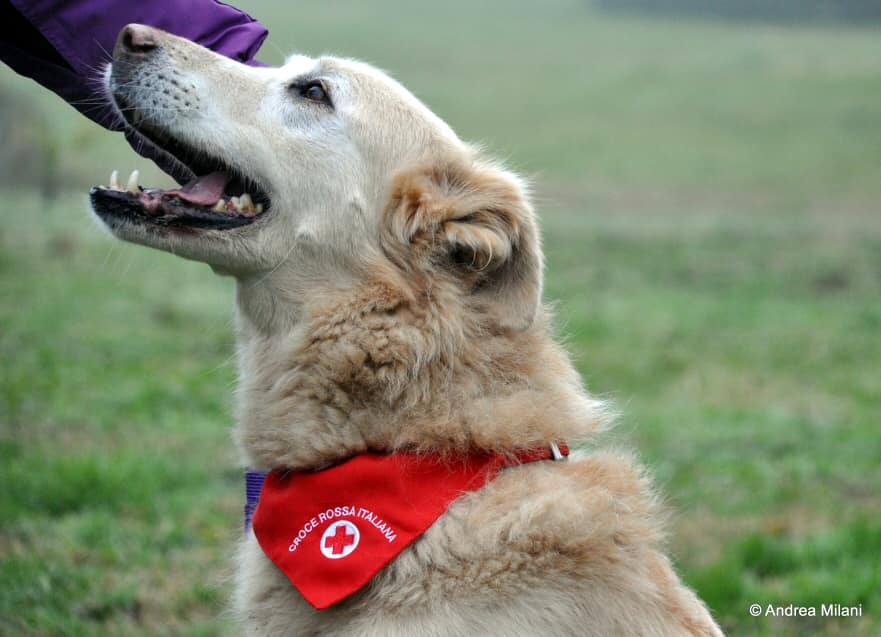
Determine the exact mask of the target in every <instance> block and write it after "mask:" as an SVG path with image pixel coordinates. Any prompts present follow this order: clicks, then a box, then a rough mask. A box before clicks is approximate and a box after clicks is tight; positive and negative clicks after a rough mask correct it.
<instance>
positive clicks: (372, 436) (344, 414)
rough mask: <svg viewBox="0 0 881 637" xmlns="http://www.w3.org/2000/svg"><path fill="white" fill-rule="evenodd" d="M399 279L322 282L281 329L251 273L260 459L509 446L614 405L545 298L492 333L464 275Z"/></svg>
mask: <svg viewBox="0 0 881 637" xmlns="http://www.w3.org/2000/svg"><path fill="white" fill-rule="evenodd" d="M396 279H397V277H396V276H394V274H393V273H392V272H390V271H389V270H385V271H374V274H373V276H370V277H368V278H367V279H366V280H362V281H361V282H358V283H354V284H353V285H352V286H351V287H349V288H347V289H343V290H341V289H339V288H337V289H330V288H324V289H313V290H312V291H311V293H310V294H308V295H304V296H303V297H301V298H302V301H301V302H300V303H299V305H298V307H297V308H296V309H294V308H291V312H292V313H294V312H296V314H297V315H298V316H299V317H300V318H299V320H298V321H296V322H293V323H292V324H291V325H290V326H289V327H288V328H287V329H285V330H282V331H281V332H279V331H276V330H267V329H265V326H261V325H259V324H258V323H256V321H257V320H259V319H260V317H258V316H257V315H255V314H254V313H253V311H251V310H250V308H249V307H248V305H249V304H248V301H253V298H252V296H251V294H253V290H252V291H251V292H250V293H248V292H243V290H242V289H241V286H240V290H239V308H240V311H239V364H240V371H241V373H240V384H239V414H238V419H239V426H238V428H237V439H238V442H239V444H240V447H241V449H242V451H243V452H244V456H245V459H246V461H247V462H248V463H249V464H250V465H251V466H254V467H256V468H260V469H264V470H266V469H275V468H287V469H295V470H309V469H317V468H321V467H325V466H328V465H331V464H334V463H336V462H339V461H341V460H343V459H345V458H348V457H351V456H353V455H355V454H358V453H363V452H367V451H373V452H388V451H393V450H397V449H412V450H418V451H429V450H430V451H432V452H434V453H441V454H444V453H448V454H451V455H454V454H460V453H465V452H468V451H477V450H485V451H497V452H502V453H510V452H513V451H514V450H516V449H522V448H523V447H524V446H530V445H533V444H535V445H540V444H544V443H547V442H549V441H551V440H553V439H556V438H565V439H567V440H569V441H572V442H574V441H578V440H583V439H585V438H586V437H588V436H589V435H590V434H591V433H592V432H594V431H596V430H597V428H598V427H600V426H601V424H602V420H603V418H604V412H603V409H602V406H601V404H600V403H599V402H598V401H595V400H592V399H591V398H589V397H588V396H587V395H586V394H585V392H584V391H583V389H582V388H581V384H580V381H579V378H578V376H577V373H576V371H575V370H574V368H573V367H572V365H571V363H570V361H569V359H568V356H567V355H566V353H565V352H564V351H563V350H562V349H561V348H560V347H559V346H558V345H556V343H555V342H554V341H553V339H552V338H551V337H550V335H549V334H548V327H547V320H546V316H545V313H544V311H543V310H540V311H539V312H538V314H537V315H536V317H535V319H534V320H533V322H532V324H531V325H530V326H529V327H528V328H527V329H525V330H522V331H518V332H516V333H511V332H507V331H506V332H501V333H496V334H493V333H490V332H488V331H487V330H486V329H484V327H482V326H480V325H477V324H469V323H468V322H466V321H464V320H463V315H462V314H458V313H456V312H455V308H456V303H455V301H454V299H452V298H445V297H446V296H447V294H450V295H452V294H453V292H454V291H453V290H452V289H444V286H443V285H439V286H434V287H433V288H432V290H431V296H430V297H422V298H420V295H419V294H418V293H415V292H414V290H413V289H412V286H406V287H405V286H402V285H401V282H400V281H399V280H396ZM408 287H409V288H410V289H407V288H408ZM445 310H446V311H445ZM451 310H452V311H451ZM512 341H513V344H512ZM561 379H564V382H561Z"/></svg>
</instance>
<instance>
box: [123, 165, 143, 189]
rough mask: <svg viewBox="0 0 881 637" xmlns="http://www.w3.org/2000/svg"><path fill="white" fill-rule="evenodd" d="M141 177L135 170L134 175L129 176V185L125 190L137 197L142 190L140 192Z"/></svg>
mask: <svg viewBox="0 0 881 637" xmlns="http://www.w3.org/2000/svg"><path fill="white" fill-rule="evenodd" d="M140 175H141V173H140V171H137V170H133V171H132V174H131V175H129V176H128V184H127V185H126V187H125V189H126V190H127V191H129V192H130V193H132V194H133V195H136V194H138V193H139V192H140V190H138V177H139V176H140Z"/></svg>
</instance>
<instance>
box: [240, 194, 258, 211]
mask: <svg viewBox="0 0 881 637" xmlns="http://www.w3.org/2000/svg"><path fill="white" fill-rule="evenodd" d="M239 203H240V204H241V206H242V209H243V210H253V209H254V202H253V201H251V195H249V194H248V193H245V194H243V195H242V196H241V197H239Z"/></svg>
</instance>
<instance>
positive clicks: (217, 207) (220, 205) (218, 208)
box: [211, 199, 226, 212]
mask: <svg viewBox="0 0 881 637" xmlns="http://www.w3.org/2000/svg"><path fill="white" fill-rule="evenodd" d="M211 209H212V210H213V211H214V212H226V202H225V201H224V200H223V199H218V200H217V203H216V204H214V206H213V207H212V208H211Z"/></svg>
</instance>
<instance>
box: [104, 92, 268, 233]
mask: <svg viewBox="0 0 881 637" xmlns="http://www.w3.org/2000/svg"><path fill="white" fill-rule="evenodd" d="M122 112H123V113H125V117H126V120H128V122H129V124H131V125H132V126H133V127H134V128H135V129H136V130H137V132H138V134H139V135H140V136H141V137H143V138H144V140H145V143H150V144H152V145H153V146H155V147H156V148H158V149H159V150H160V151H161V152H163V153H166V154H168V155H169V156H170V157H171V158H173V160H174V161H176V162H178V163H179V164H180V165H182V166H183V167H185V169H186V170H185V171H183V172H186V173H188V174H191V175H192V178H191V179H190V180H189V181H188V182H187V183H185V184H184V185H182V186H180V187H179V188H175V189H172V190H162V189H160V188H143V187H141V186H140V184H138V176H139V175H138V171H134V172H132V174H131V175H130V176H129V178H128V180H127V182H126V183H125V184H122V183H121V182H120V180H119V174H118V173H117V171H115V170H114V171H113V172H112V173H111V175H110V182H109V185H107V186H93V187H92V189H91V190H90V191H89V196H90V198H91V201H92V207H93V208H94V209H95V212H97V213H98V214H99V215H100V216H101V217H102V218H105V219H107V220H109V218H117V219H119V218H125V219H129V220H132V221H136V222H141V223H146V224H152V225H158V226H176V227H183V228H186V227H190V228H211V229H216V230H226V229H231V228H238V227H241V226H245V225H248V224H250V223H252V222H253V221H254V220H255V219H256V218H258V217H259V216H260V215H262V214H265V213H266V212H267V211H268V210H269V207H270V200H269V196H268V195H267V194H266V192H265V191H264V189H263V188H262V187H261V186H260V185H259V184H258V183H256V181H255V180H254V179H252V178H250V177H246V176H241V174H240V172H239V171H238V170H236V169H235V168H233V167H231V166H229V165H227V164H226V163H224V162H223V161H222V160H220V159H218V158H213V157H209V156H206V155H205V153H203V152H197V151H196V150H194V149H192V148H190V147H189V146H188V145H186V144H185V143H183V142H181V141H180V140H177V139H175V138H173V137H171V136H169V135H167V134H164V133H161V132H159V131H157V130H155V129H151V128H148V127H147V126H146V125H144V124H143V120H142V119H141V118H140V117H139V116H138V115H137V111H135V110H134V109H122ZM138 124H141V125H140V126H139V125H138Z"/></svg>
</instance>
